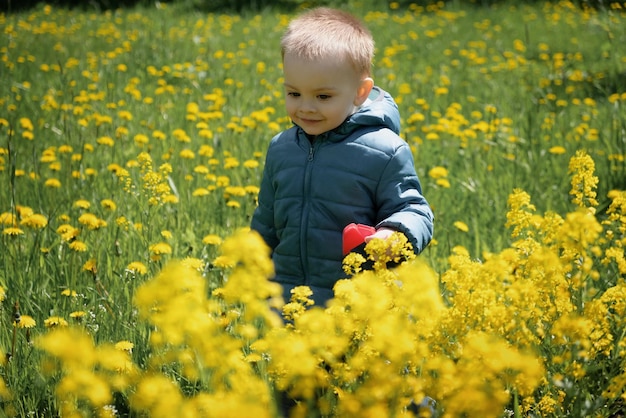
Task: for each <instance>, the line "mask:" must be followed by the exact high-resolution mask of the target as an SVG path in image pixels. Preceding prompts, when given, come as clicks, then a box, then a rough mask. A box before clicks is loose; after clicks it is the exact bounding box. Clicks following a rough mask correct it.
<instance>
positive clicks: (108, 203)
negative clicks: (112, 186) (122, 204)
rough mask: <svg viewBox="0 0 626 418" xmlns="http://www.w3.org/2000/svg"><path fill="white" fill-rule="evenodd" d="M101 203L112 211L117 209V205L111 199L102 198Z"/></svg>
mask: <svg viewBox="0 0 626 418" xmlns="http://www.w3.org/2000/svg"><path fill="white" fill-rule="evenodd" d="M100 205H102V207H103V208H105V209H108V210H110V211H114V210H115V209H117V205H116V204H115V202H114V201H112V200H111V199H102V201H100Z"/></svg>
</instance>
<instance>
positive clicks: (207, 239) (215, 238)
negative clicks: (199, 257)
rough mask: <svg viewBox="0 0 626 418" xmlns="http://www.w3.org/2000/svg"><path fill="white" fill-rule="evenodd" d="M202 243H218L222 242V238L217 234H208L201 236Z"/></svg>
mask: <svg viewBox="0 0 626 418" xmlns="http://www.w3.org/2000/svg"><path fill="white" fill-rule="evenodd" d="M202 243H203V244H204V245H220V244H221V243H222V238H221V237H220V236H219V235H215V234H209V235H207V236H205V237H204V238H202Z"/></svg>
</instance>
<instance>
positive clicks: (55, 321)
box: [43, 316, 67, 328]
mask: <svg viewBox="0 0 626 418" xmlns="http://www.w3.org/2000/svg"><path fill="white" fill-rule="evenodd" d="M43 324H44V325H45V327H46V328H55V327H66V326H67V321H66V320H65V319H64V318H62V317H60V316H51V317H50V318H48V319H46V320H44V321H43Z"/></svg>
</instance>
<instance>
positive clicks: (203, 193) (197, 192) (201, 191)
mask: <svg viewBox="0 0 626 418" xmlns="http://www.w3.org/2000/svg"><path fill="white" fill-rule="evenodd" d="M209 193H211V192H209V190H208V189H205V188H204V187H200V188H197V189H196V190H194V191H193V193H192V196H193V197H201V196H206V195H208V194H209Z"/></svg>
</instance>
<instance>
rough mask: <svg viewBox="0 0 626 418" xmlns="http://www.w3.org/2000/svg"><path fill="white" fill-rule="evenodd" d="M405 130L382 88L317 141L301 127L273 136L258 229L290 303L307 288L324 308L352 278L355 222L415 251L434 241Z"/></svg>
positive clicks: (256, 218) (255, 223) (256, 217)
mask: <svg viewBox="0 0 626 418" xmlns="http://www.w3.org/2000/svg"><path fill="white" fill-rule="evenodd" d="M399 128H400V115H399V112H398V107H397V106H396V104H395V102H394V101H393V99H392V98H391V96H390V95H389V94H387V93H386V92H384V91H382V90H381V89H379V88H377V87H375V88H374V89H373V90H372V94H370V99H368V101H367V103H366V105H364V106H363V107H361V108H360V109H359V110H358V111H357V112H356V113H354V114H353V115H351V116H350V117H349V118H348V119H346V121H345V122H344V123H343V124H342V125H340V126H339V127H337V128H336V129H334V130H332V131H330V132H326V133H324V134H323V135H320V136H317V137H316V139H315V141H314V142H313V144H311V141H309V139H308V137H307V135H306V134H305V132H304V131H303V130H302V129H301V128H299V127H298V126H294V127H292V128H290V129H288V130H286V131H284V132H282V133H280V134H278V135H277V136H275V137H274V138H273V139H272V141H271V143H270V145H269V148H268V151H267V157H266V161H265V169H264V173H263V180H262V182H261V190H260V192H259V205H258V207H257V209H256V210H255V212H254V215H253V217H252V224H251V228H252V229H254V230H256V231H258V232H259V233H260V234H261V236H262V237H263V239H264V240H265V242H266V243H267V244H268V245H269V246H270V247H271V248H272V259H273V261H274V266H275V270H276V276H275V278H274V280H275V281H276V282H278V283H280V284H281V285H282V286H283V289H284V298H285V301H289V299H290V297H291V295H290V291H291V289H293V288H294V287H295V286H300V285H306V286H309V287H310V288H311V290H312V291H313V295H314V296H313V299H314V301H315V304H316V305H318V306H323V305H324V303H325V302H326V301H327V300H328V299H330V298H332V297H333V292H332V288H333V286H334V284H335V283H336V282H337V280H339V279H341V278H345V277H346V275H345V273H344V272H343V270H342V260H343V254H342V232H343V228H344V227H345V226H346V225H348V224H349V223H351V222H355V223H361V224H367V225H374V226H376V227H377V228H380V227H383V226H384V227H389V228H393V229H395V230H398V231H401V232H403V233H404V234H405V235H406V236H407V237H408V239H409V240H410V242H411V243H412V244H413V248H414V249H415V252H416V253H420V252H421V251H422V250H423V249H424V248H425V247H426V245H428V243H429V242H430V240H431V237H432V232H433V213H432V211H431V209H430V207H429V205H428V202H427V201H426V199H425V198H424V197H423V196H422V189H421V185H420V182H419V179H418V177H417V175H416V173H415V167H414V165H413V156H412V154H411V150H410V148H409V146H408V145H407V143H406V142H405V141H404V140H403V139H402V138H400V137H399V136H398V132H399Z"/></svg>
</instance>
